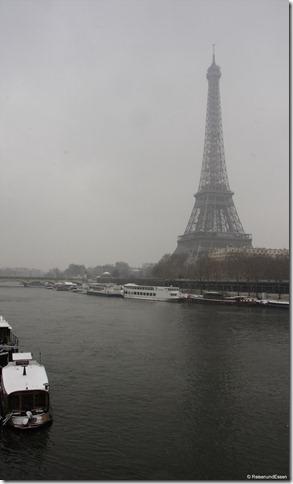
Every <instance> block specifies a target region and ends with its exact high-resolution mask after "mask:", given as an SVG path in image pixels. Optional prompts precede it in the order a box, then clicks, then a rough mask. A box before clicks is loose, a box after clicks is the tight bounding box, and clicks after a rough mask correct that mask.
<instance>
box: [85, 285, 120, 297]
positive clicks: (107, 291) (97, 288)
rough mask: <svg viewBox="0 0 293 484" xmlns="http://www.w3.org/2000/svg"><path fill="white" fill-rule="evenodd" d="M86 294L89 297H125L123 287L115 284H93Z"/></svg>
mask: <svg viewBox="0 0 293 484" xmlns="http://www.w3.org/2000/svg"><path fill="white" fill-rule="evenodd" d="M86 293H87V294H88V295H89V296H106V297H123V290H122V287H121V286H119V285H115V284H98V283H97V284H92V285H91V286H90V287H89V288H88V290H87V291H86Z"/></svg>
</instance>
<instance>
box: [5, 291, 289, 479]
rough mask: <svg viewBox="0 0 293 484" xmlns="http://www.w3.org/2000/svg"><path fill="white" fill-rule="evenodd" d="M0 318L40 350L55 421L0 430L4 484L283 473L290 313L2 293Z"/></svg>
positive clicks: (28, 346) (50, 293)
mask: <svg viewBox="0 0 293 484" xmlns="http://www.w3.org/2000/svg"><path fill="white" fill-rule="evenodd" d="M0 308H1V312H2V313H3V315H4V316H5V317H6V318H7V319H8V320H9V321H10V322H11V324H12V325H13V328H14V329H15V332H16V334H17V335H18V336H19V338H20V340H21V343H22V347H23V349H24V350H28V351H30V350H31V351H33V352H34V354H35V356H36V357H37V358H38V357H39V352H41V357H42V361H43V363H44V364H45V366H46V369H47V372H48V376H49V381H50V384H51V401H52V405H53V414H54V422H53V425H52V426H51V427H48V428H47V429H42V430H40V431H38V432H35V433H34V432H30V433H25V432H24V433H17V432H13V431H8V430H7V429H5V430H2V432H1V442H0V450H1V463H0V469H1V477H2V478H4V479H6V480H8V479H25V478H27V479H29V480H34V479H37V480H40V479H46V480H50V479H52V480H61V479H67V480H73V479H82V480H89V479H94V480H98V479H158V480H159V479H179V480H180V479H191V480H197V479H234V480H236V479H246V475H247V474H252V473H254V474H257V473H260V474H265V473H267V474H271V473H277V474H287V475H288V473H289V471H288V466H289V464H288V460H289V458H288V439H289V437H288V418H289V417H288V415H289V390H288V387H289V348H288V346H289V341H288V332H289V315H288V313H286V312H282V311H280V310H272V309H271V310H269V309H265V308H244V309H243V308H239V307H229V308H227V307H220V306H219V307H215V306H211V307H208V306H200V305H184V304H168V303H151V302H144V301H132V300H125V301H124V300H121V299H112V298H110V299H107V298H106V299H104V298H93V297H87V296H85V295H81V294H69V293H61V292H54V291H47V290H44V289H33V288H22V289H19V288H6V289H5V288H0ZM36 463H38V464H37V465H36Z"/></svg>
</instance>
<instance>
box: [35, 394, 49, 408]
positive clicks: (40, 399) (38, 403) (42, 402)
mask: <svg viewBox="0 0 293 484" xmlns="http://www.w3.org/2000/svg"><path fill="white" fill-rule="evenodd" d="M46 397H47V395H46V393H45V392H38V393H35V404H34V408H45V407H46V405H47V398H46Z"/></svg>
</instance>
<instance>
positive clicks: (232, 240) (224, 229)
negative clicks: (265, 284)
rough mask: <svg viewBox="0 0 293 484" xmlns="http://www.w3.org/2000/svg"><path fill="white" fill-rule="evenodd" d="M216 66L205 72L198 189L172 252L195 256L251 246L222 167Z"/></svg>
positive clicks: (224, 169)
mask: <svg viewBox="0 0 293 484" xmlns="http://www.w3.org/2000/svg"><path fill="white" fill-rule="evenodd" d="M220 77H221V70H220V67H219V66H218V65H217V64H216V62H215V52H214V51H213V59H212V64H211V65H210V67H209V68H208V71H207V80H208V99H207V115H206V131H205V142H204V153H203V161H202V168H201V176H200V182H199V188H198V191H197V193H196V194H195V203H194V207H193V210H192V213H191V216H190V218H189V222H188V224H187V227H186V230H185V232H184V234H183V235H181V236H179V238H178V242H177V248H176V250H175V254H188V255H189V256H191V257H194V258H196V257H198V256H199V255H200V254H202V253H204V252H207V251H208V250H209V249H212V248H225V247H238V248H241V247H251V246H252V239H251V235H249V234H246V233H245V232H244V230H243V227H242V224H241V222H240V219H239V216H238V214H237V210H236V208H235V205H234V202H233V192H232V191H231V190H230V186H229V181H228V175H227V170H226V162H225V153H224V141H223V129H222V116H221V99H220Z"/></svg>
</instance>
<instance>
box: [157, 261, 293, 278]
mask: <svg viewBox="0 0 293 484" xmlns="http://www.w3.org/2000/svg"><path fill="white" fill-rule="evenodd" d="M152 274H153V276H154V277H157V278H160V279H195V280H199V281H200V280H205V281H209V280H211V281H212V280H214V281H220V280H223V281H224V280H231V281H261V280H267V281H288V280H289V278H290V259H289V256H277V257H272V256H268V255H250V254H233V255H231V256H228V257H226V258H225V259H223V260H217V259H215V258H212V257H210V256H209V255H208V254H206V255H203V256H201V257H199V258H198V259H197V260H193V261H192V260H190V258H189V257H188V256H187V255H185V254H172V255H171V254H166V255H164V256H163V257H162V258H161V260H160V261H159V262H158V263H157V264H156V265H155V266H154V267H153V269H152Z"/></svg>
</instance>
